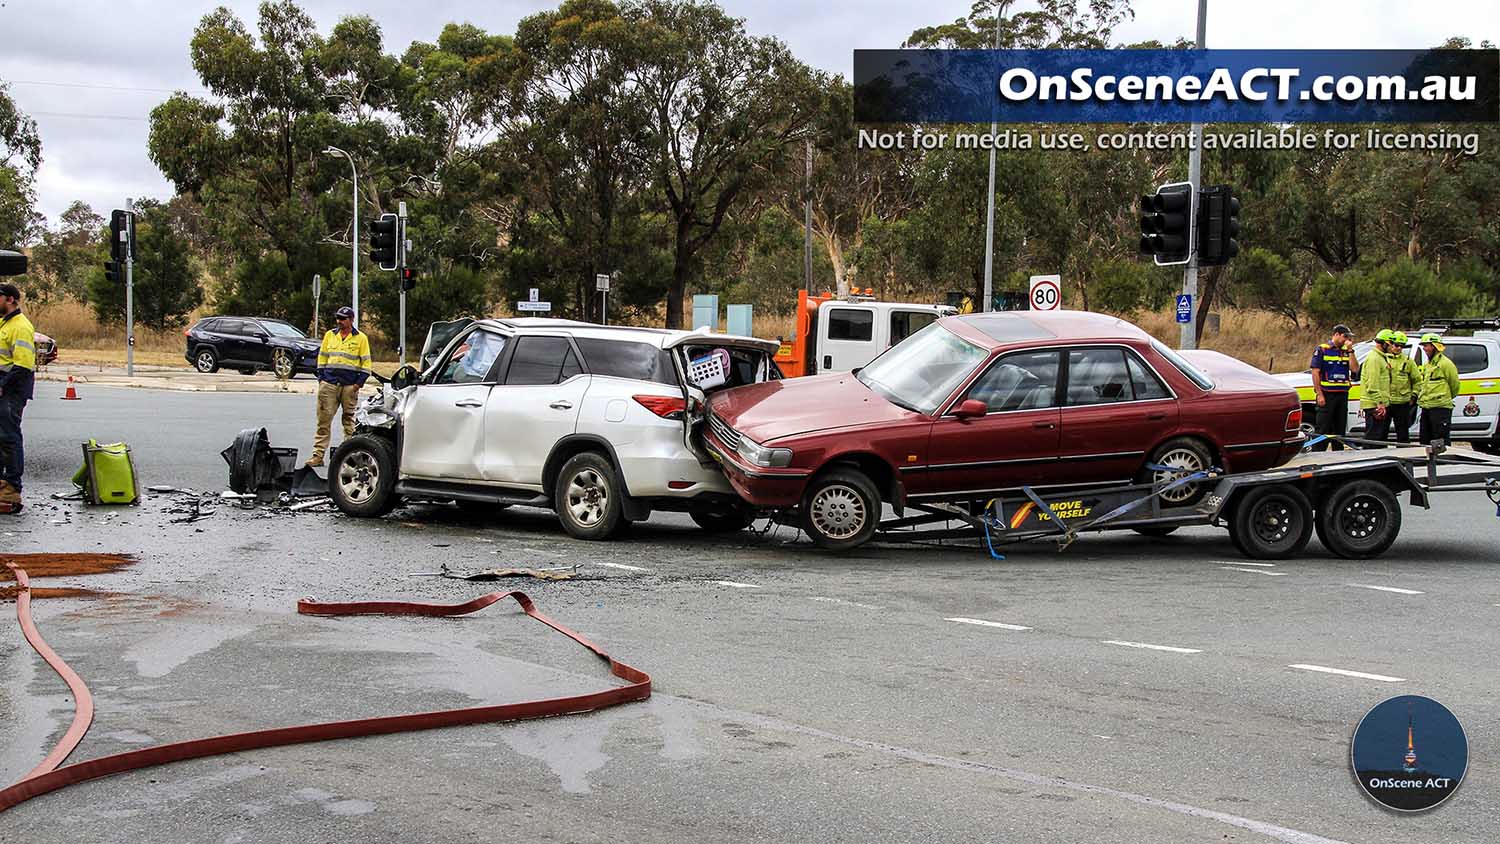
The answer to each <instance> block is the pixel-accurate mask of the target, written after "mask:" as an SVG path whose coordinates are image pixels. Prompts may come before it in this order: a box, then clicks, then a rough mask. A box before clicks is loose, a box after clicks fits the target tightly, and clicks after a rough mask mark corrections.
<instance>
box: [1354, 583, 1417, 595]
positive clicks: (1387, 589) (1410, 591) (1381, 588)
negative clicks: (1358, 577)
mask: <svg viewBox="0 0 1500 844" xmlns="http://www.w3.org/2000/svg"><path fill="white" fill-rule="evenodd" d="M1348 585H1350V586H1353V587H1356V588H1358V589H1374V590H1376V591H1379V592H1395V593H1396V594H1397V595H1425V594H1427V593H1426V592H1418V591H1417V590H1415V589H1398V588H1396V587H1395V586H1374V585H1372V584H1369V583H1350V584H1348Z"/></svg>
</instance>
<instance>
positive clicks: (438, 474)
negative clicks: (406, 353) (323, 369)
mask: <svg viewBox="0 0 1500 844" xmlns="http://www.w3.org/2000/svg"><path fill="white" fill-rule="evenodd" d="M777 347H778V345H777V344H776V343H775V342H772V341H769V340H757V339H755V338H752V337H736V336H730V335H725V334H716V333H712V332H706V331H693V332H688V331H668V330H663V329H650V328H626V327H613V326H602V325H594V324H591V323H582V322H573V321H571V320H561V319H542V318H520V319H484V320H479V321H476V322H474V323H472V324H471V325H469V326H468V327H466V328H464V329H463V330H462V331H460V332H459V333H458V334H457V335H455V336H454V337H453V339H451V340H450V341H449V342H448V343H447V345H446V346H445V347H444V348H443V350H442V352H441V354H439V355H437V357H436V359H435V360H434V361H433V363H432V364H431V365H430V366H429V367H428V368H427V370H426V371H425V372H422V373H421V374H420V376H416V377H415V379H414V380H413V377H412V373H413V372H414V371H408V373H406V377H404V378H403V377H401V376H402V374H401V373H398V376H397V377H396V378H393V379H392V380H391V382H390V383H388V384H386V385H385V386H384V387H382V389H381V390H380V391H379V392H378V393H377V394H376V395H374V396H372V397H371V398H370V399H368V400H366V402H365V403H364V404H363V405H362V406H361V407H360V409H359V411H358V416H357V418H358V421H359V426H358V430H357V431H356V433H355V435H354V436H352V437H350V438H348V439H347V440H345V441H344V442H343V443H342V444H341V445H340V446H339V447H338V449H337V450H336V451H335V452H334V455H333V461H332V463H331V465H330V467H329V474H328V487H329V492H330V494H331V495H332V497H333V500H334V503H335V504H337V505H338V507H339V509H340V510H342V511H343V512H345V513H347V514H349V515H351V516H379V515H383V514H385V513H388V512H390V510H392V509H393V508H394V507H396V506H397V505H398V504H399V503H401V500H402V499H403V498H404V497H412V498H425V499H451V500H454V501H456V502H457V503H458V504H459V505H460V506H464V507H466V508H474V509H477V510H481V511H493V510H499V509H502V508H504V507H507V506H510V505H513V504H521V505H528V506H536V507H549V508H551V509H553V510H555V511H556V512H557V514H558V516H559V517H560V519H561V520H562V524H563V527H564V528H565V529H566V530H567V532H568V533H570V534H572V535H573V536H575V537H578V538H581V539H605V538H607V537H609V536H610V535H612V534H613V533H615V531H616V530H617V529H618V528H619V527H620V526H622V525H623V524H625V523H627V522H632V521H640V520H644V519H645V518H647V517H648V516H649V515H650V514H651V511H652V510H676V511H685V512H687V513H688V514H690V515H691V516H692V518H693V520H694V521H695V522H697V523H698V525H699V526H701V527H703V528H704V529H706V530H711V531H732V530H740V529H742V528H744V527H746V526H747V525H748V524H749V523H750V521H751V520H752V519H753V517H754V512H753V511H752V510H750V509H749V508H748V507H747V506H746V505H745V504H744V503H743V502H742V501H741V500H740V499H739V498H738V497H737V496H736V495H735V494H734V491H733V489H732V488H731V487H730V486H729V482H728V481H727V480H726V479H725V477H724V474H723V472H721V471H720V470H719V468H718V465H717V464H716V463H714V462H713V460H712V459H711V458H710V457H709V455H708V454H707V453H706V452H704V451H703V450H702V448H701V446H698V445H696V444H695V443H696V440H697V437H696V435H695V432H694V430H693V428H694V427H695V425H696V424H697V422H698V421H699V417H701V414H695V413H690V412H687V411H688V410H689V409H692V410H698V409H700V408H702V407H703V406H704V401H705V399H706V398H707V394H708V393H709V392H712V391H716V390H720V389H728V388H730V387H735V386H740V385H743V384H752V383H756V382H759V381H765V380H769V379H774V378H779V377H780V372H779V371H778V370H777V369H776V366H775V364H774V363H773V362H772V360H771V358H772V355H773V354H774V353H775V352H776V349H777Z"/></svg>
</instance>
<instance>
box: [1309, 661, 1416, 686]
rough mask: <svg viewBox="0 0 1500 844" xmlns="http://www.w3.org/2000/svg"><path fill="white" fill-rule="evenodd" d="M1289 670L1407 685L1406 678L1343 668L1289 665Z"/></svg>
mask: <svg viewBox="0 0 1500 844" xmlns="http://www.w3.org/2000/svg"><path fill="white" fill-rule="evenodd" d="M1287 668H1300V669H1302V670H1303V671H1320V672H1322V673H1324V674H1341V675H1343V676H1345V677H1358V678H1360V679H1361V680H1379V681H1381V682H1383V683H1405V682H1406V678H1405V677H1387V676H1385V675H1384V674H1366V673H1365V672H1363V671H1346V670H1344V669H1342V668H1329V667H1327V666H1324V665H1304V664H1302V663H1298V664H1296V665H1288V666H1287Z"/></svg>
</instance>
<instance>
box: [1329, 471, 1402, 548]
mask: <svg viewBox="0 0 1500 844" xmlns="http://www.w3.org/2000/svg"><path fill="white" fill-rule="evenodd" d="M1400 532H1401V503H1400V502H1399V501H1397V500H1396V494H1395V493H1394V492H1391V490H1390V487H1387V486H1386V485H1385V484H1383V483H1380V482H1379V481H1371V480H1359V481H1349V482H1348V483H1346V484H1343V485H1342V486H1339V487H1337V488H1335V489H1334V491H1333V494H1331V495H1329V496H1328V499H1327V500H1326V501H1325V502H1324V503H1323V506H1322V507H1321V508H1320V509H1319V510H1318V541H1319V542H1321V543H1323V547H1324V548H1327V549H1328V550H1329V551H1332V552H1333V553H1335V554H1337V555H1339V556H1340V557H1346V558H1348V559H1354V560H1363V559H1368V558H1370V557H1378V556H1380V555H1381V554H1384V553H1385V551H1386V549H1387V548H1390V547H1391V543H1393V542H1395V541H1396V535H1397V534H1399V533H1400Z"/></svg>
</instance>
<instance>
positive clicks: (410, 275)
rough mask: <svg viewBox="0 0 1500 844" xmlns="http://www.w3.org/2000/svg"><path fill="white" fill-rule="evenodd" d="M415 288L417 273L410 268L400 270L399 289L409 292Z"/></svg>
mask: <svg viewBox="0 0 1500 844" xmlns="http://www.w3.org/2000/svg"><path fill="white" fill-rule="evenodd" d="M416 286H417V271H416V270H414V269H412V268H411V267H402V268H401V289H402V290H410V289H412V288H413V287H416Z"/></svg>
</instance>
